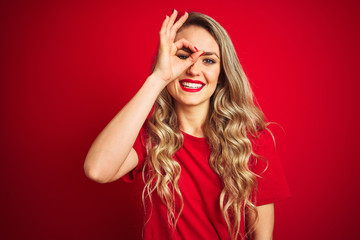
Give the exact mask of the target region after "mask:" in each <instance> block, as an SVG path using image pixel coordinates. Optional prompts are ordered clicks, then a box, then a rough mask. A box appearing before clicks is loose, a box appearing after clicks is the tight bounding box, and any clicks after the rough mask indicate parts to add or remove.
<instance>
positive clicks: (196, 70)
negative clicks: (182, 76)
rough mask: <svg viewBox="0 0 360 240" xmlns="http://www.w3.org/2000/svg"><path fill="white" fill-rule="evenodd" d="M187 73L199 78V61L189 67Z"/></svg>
mask: <svg viewBox="0 0 360 240" xmlns="http://www.w3.org/2000/svg"><path fill="white" fill-rule="evenodd" d="M186 73H187V74H188V75H191V76H198V75H199V74H200V66H199V59H198V60H197V61H196V62H195V63H193V64H192V65H190V67H188V69H187V70H186Z"/></svg>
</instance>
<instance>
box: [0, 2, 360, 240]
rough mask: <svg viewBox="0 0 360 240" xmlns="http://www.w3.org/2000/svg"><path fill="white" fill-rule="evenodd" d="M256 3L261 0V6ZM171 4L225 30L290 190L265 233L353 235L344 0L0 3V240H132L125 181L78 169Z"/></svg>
mask: <svg viewBox="0 0 360 240" xmlns="http://www.w3.org/2000/svg"><path fill="white" fill-rule="evenodd" d="M269 2H270V3H269ZM172 8H176V9H178V10H181V11H183V10H188V11H199V12H203V13H205V14H208V15H210V16H212V17H213V18H215V19H216V20H217V21H218V22H219V23H220V24H222V25H223V26H224V27H225V29H227V31H228V32H229V34H230V36H231V38H232V39H233V42H234V44H235V47H236V49H237V52H238V55H239V58H240V61H241V63H242V65H243V67H244V69H245V72H246V73H247V75H248V77H249V79H250V81H251V83H252V85H253V88H254V91H255V94H256V96H257V98H258V100H259V102H260V105H261V106H262V108H263V110H264V112H265V113H266V115H267V117H268V119H269V120H270V121H274V122H277V123H279V124H281V125H282V127H283V128H284V130H285V134H280V135H279V138H278V139H279V154H280V157H281V159H282V163H283V167H284V170H285V173H286V176H287V178H288V182H289V185H290V188H291V191H292V193H293V195H294V197H293V198H292V199H289V200H286V201H283V202H280V203H278V204H276V223H275V224H276V225H275V233H274V234H275V239H354V238H355V236H358V229H357V228H358V227H357V225H358V216H359V213H360V211H359V207H358V203H359V200H360V199H359V196H360V194H359V192H358V190H357V186H358V183H359V181H358V175H359V174H358V169H359V167H360V164H359V160H360V158H359V147H358V146H357V145H358V142H359V141H358V136H359V127H358V118H359V116H360V114H359V104H358V103H359V102H358V99H357V94H358V90H359V86H360V84H359V80H360V78H359V75H360V74H359V71H358V66H359V56H360V51H359V50H360V47H359V42H360V34H359V20H360V17H359V12H360V11H359V10H360V8H359V4H357V3H356V1H353V2H351V1H341V0H337V1H278V0H276V1H220V2H219V1H214V2H211V1H196V2H195V1H187V0H183V1H181V2H170V1H166V2H153V1H143V2H139V1H132V3H122V2H121V1H106V2H104V1H101V2H100V1H98V2H96V1H21V2H20V1H11V3H10V1H8V3H2V4H1V6H0V9H1V10H0V26H1V38H0V41H1V45H0V50H1V52H0V54H1V66H0V68H1V69H0V70H1V72H0V77H1V95H0V96H1V113H2V116H1V136H2V137H1V146H0V147H1V149H0V150H1V153H2V156H1V161H0V171H1V173H0V186H1V197H0V206H1V209H0V220H1V224H0V237H1V239H138V238H139V236H140V232H141V223H142V206H141V204H140V200H139V197H140V194H139V191H140V189H139V188H138V185H137V184H136V183H135V184H126V183H124V182H123V181H121V180H120V181H116V182H114V183H109V184H98V183H95V182H92V181H91V180H89V179H87V178H86V177H85V175H84V172H83V161H84V159H85V156H86V153H87V151H88V149H89V147H90V145H91V143H92V141H93V140H94V138H95V137H96V136H97V134H98V133H99V132H100V131H101V130H102V129H103V128H104V127H105V125H106V124H107V123H108V122H109V121H110V120H111V118H112V117H113V116H114V115H115V114H116V113H117V112H118V111H119V110H120V109H121V107H122V106H124V104H125V103H126V102H127V101H128V100H129V99H130V98H131V96H133V94H134V93H135V92H136V91H137V89H139V87H140V86H141V84H142V83H143V81H144V80H145V78H146V77H147V75H148V74H149V71H150V68H151V64H152V61H153V59H154V55H155V53H156V47H157V44H158V31H159V29H160V25H161V22H162V20H163V19H164V17H165V14H170V13H171V10H172Z"/></svg>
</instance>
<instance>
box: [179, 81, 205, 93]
mask: <svg viewBox="0 0 360 240" xmlns="http://www.w3.org/2000/svg"><path fill="white" fill-rule="evenodd" d="M179 83H180V86H181V88H182V89H183V90H185V91H187V92H197V91H200V90H201V89H202V88H203V87H204V86H205V84H204V83H202V82H200V81H197V80H192V79H184V80H181V81H180V82H179Z"/></svg>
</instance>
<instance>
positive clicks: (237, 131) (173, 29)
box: [84, 10, 289, 239]
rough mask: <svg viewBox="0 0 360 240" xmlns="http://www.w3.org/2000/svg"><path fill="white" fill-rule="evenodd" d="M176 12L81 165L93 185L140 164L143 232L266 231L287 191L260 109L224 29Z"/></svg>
mask: <svg viewBox="0 0 360 240" xmlns="http://www.w3.org/2000/svg"><path fill="white" fill-rule="evenodd" d="M176 18H177V11H176V10H175V11H173V13H172V14H171V16H170V17H168V16H166V18H165V20H164V22H163V24H162V27H161V30H160V45H159V51H158V56H157V61H156V64H155V66H154V69H153V71H152V74H151V75H150V76H149V77H148V78H147V79H146V81H145V83H144V84H143V86H142V87H141V88H140V90H139V91H138V92H137V94H136V95H135V96H134V97H133V98H132V99H131V101H130V102H129V103H128V104H127V105H126V106H125V107H124V108H123V109H122V110H121V111H120V112H119V113H118V114H117V115H116V116H115V117H114V118H113V119H112V120H111V122H110V123H109V124H108V125H107V126H106V127H105V129H104V130H103V131H102V132H101V133H100V134H99V136H98V137H97V138H96V140H95V141H94V143H93V145H92V146H91V148H90V150H89V153H88V155H87V157H86V160H85V164H84V169H85V172H86V174H87V176H88V177H90V178H91V179H93V180H95V181H97V182H101V183H104V182H111V181H115V180H117V179H119V178H121V177H123V179H124V180H127V181H131V180H132V179H133V178H134V176H135V175H136V174H137V173H139V172H142V175H143V179H144V183H145V186H144V191H143V202H144V206H145V209H146V223H145V232H144V238H145V239H242V238H244V237H246V238H251V239H271V238H272V231H273V224H274V205H273V202H275V201H278V200H281V199H284V198H286V197H287V196H288V195H289V192H288V189H287V185H286V181H285V179H284V175H283V174H282V171H281V166H280V165H279V162H278V160H277V158H276V155H275V154H274V151H273V149H274V146H273V143H272V137H271V136H272V135H271V134H270V131H267V128H266V126H267V124H266V122H265V120H264V115H263V113H262V112H261V110H260V109H259V108H257V107H256V106H255V104H254V101H253V94H252V91H251V88H250V85H249V82H248V80H247V78H246V76H245V74H244V72H243V70H242V67H241V65H240V63H239V61H238V58H237V56H236V52H235V49H234V47H233V45H232V43H231V40H230V38H229V36H228V35H227V33H226V31H225V30H224V29H223V28H222V27H221V26H220V25H219V24H218V23H217V22H216V21H215V20H213V19H212V18H210V17H208V16H206V15H203V14H200V13H190V14H188V13H186V12H185V14H184V15H183V16H182V17H180V18H179V19H178V20H177V21H176ZM199 49H200V50H199ZM153 105H154V110H153V112H152V114H151V116H150V118H148V119H147V116H148V114H149V113H150V111H151V110H152V107H153Z"/></svg>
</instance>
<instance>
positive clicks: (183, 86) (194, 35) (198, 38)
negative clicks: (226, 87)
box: [167, 25, 220, 107]
mask: <svg viewBox="0 0 360 240" xmlns="http://www.w3.org/2000/svg"><path fill="white" fill-rule="evenodd" d="M182 38H184V39H186V40H188V41H190V42H191V43H193V44H194V45H195V46H196V47H197V49H199V50H202V51H205V53H204V54H203V55H202V56H201V57H200V58H199V59H198V60H197V61H196V62H195V63H194V64H193V65H191V66H190V67H189V68H188V69H186V70H185V71H184V72H183V73H182V74H181V75H180V76H179V78H177V79H175V80H174V81H172V82H171V83H169V84H168V86H167V89H168V91H169V93H170V95H171V96H172V97H173V98H174V99H175V103H176V104H180V105H185V106H201V105H203V106H205V107H208V106H209V102H210V97H211V96H212V95H213V93H214V91H215V89H216V86H217V83H218V78H219V75H220V49H219V46H218V44H217V42H216V41H215V39H214V38H213V36H211V34H210V33H209V32H208V31H206V30H205V29H204V28H202V27H198V26H193V25H190V26H187V27H185V28H183V29H181V31H180V32H178V33H177V35H176V38H175V41H177V40H180V39H182ZM176 55H177V56H178V57H179V58H180V59H186V58H187V57H188V56H190V55H191V51H190V50H189V49H181V50H179V51H178V52H177V53H176Z"/></svg>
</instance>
